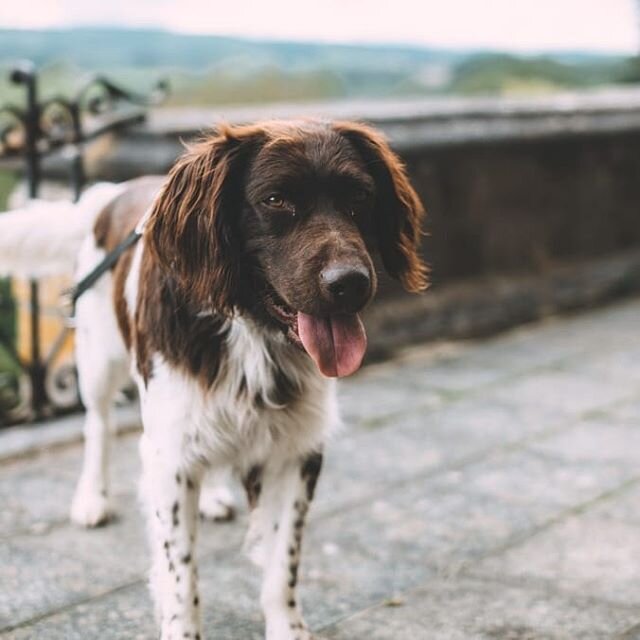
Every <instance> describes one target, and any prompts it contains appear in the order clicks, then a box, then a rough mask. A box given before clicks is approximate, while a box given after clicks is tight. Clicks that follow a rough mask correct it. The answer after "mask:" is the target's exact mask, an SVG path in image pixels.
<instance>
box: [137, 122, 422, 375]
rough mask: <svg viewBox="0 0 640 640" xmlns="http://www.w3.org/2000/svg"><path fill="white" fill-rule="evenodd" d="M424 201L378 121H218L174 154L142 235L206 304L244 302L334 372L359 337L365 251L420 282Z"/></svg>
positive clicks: (348, 360)
mask: <svg viewBox="0 0 640 640" xmlns="http://www.w3.org/2000/svg"><path fill="white" fill-rule="evenodd" d="M423 217H424V210H423V207H422V205H421V203H420V201H419V199H418V197H417V195H416V193H415V191H414V190H413V188H412V187H411V185H410V184H409V181H408V179H407V176H406V174H405V171H404V169H403V166H402V164H401V163H400V161H399V160H398V158H397V157H396V155H395V154H394V153H393V152H392V151H391V150H390V149H389V146H388V145H387V143H386V142H385V141H384V139H383V138H382V137H381V136H380V135H379V134H378V133H376V132H375V131H374V130H372V129H370V128H368V127H366V126H363V125H360V124H353V123H348V122H336V123H323V122H314V121H309V122H306V121H305V122H271V123H266V124H259V125H252V126H238V127H235V126H234V127H231V126H226V127H221V128H220V129H219V130H218V132H217V133H216V134H215V135H212V136H210V137H208V138H207V139H205V140H203V141H201V142H200V143H198V144H196V145H195V146H193V147H192V148H191V149H190V150H189V151H188V152H187V153H186V154H185V155H184V156H183V157H182V158H181V159H180V160H179V161H178V163H177V164H176V165H175V167H174V168H173V170H172V171H171V173H170V174H169V178H168V181H167V182H166V184H165V186H164V188H163V190H162V192H161V193H160V195H159V197H158V198H157V200H156V202H155V205H154V209H153V211H152V214H151V217H150V220H149V223H148V227H147V229H148V231H147V237H148V242H149V245H150V247H151V249H152V251H154V253H155V255H156V256H157V258H158V260H159V261H160V263H161V264H162V265H163V266H164V268H165V269H167V270H168V271H169V272H170V273H171V274H172V275H173V277H175V278H176V280H177V281H178V282H179V283H180V285H181V286H182V287H183V288H184V290H185V291H186V292H187V294H188V296H189V298H190V300H191V301H192V302H193V303H194V304H195V305H196V307H198V308H200V309H210V308H214V309H216V310H218V311H220V312H227V313H231V312H233V311H234V309H240V310H241V311H245V312H246V311H249V312H251V313H252V314H254V315H255V316H257V317H259V318H260V319H261V320H262V321H264V322H268V323H271V324H274V325H276V326H278V327H280V328H281V329H283V330H284V331H285V333H286V334H287V336H288V338H289V339H290V340H291V341H292V342H293V343H294V344H297V345H298V346H301V347H303V348H304V349H305V350H306V351H307V353H308V354H309V355H310V356H311V357H312V358H313V359H314V361H315V362H316V364H317V365H318V367H319V369H320V370H321V371H322V373H324V374H325V375H328V376H343V375H349V374H350V373H352V372H353V371H355V370H356V369H357V368H358V367H359V365H360V362H361V361H362V358H363V355H364V351H365V348H366V337H365V333H364V328H363V326H362V323H361V321H360V318H359V316H358V313H359V312H360V311H361V310H362V309H363V308H364V307H365V306H366V305H367V304H368V303H369V301H370V300H371V298H372V297H373V295H374V294H375V291H376V283H377V278H376V274H375V270H374V266H373V261H372V255H373V254H374V253H375V252H376V251H377V252H379V254H380V257H381V259H382V263H383V265H384V267H385V269H386V270H387V271H388V272H389V274H390V275H391V276H393V277H394V278H396V279H397V280H399V281H400V282H401V283H402V284H403V286H404V287H405V289H407V290H408V291H414V292H415V291H420V290H422V289H424V288H425V287H426V286H427V278H426V275H427V269H426V267H425V265H424V263H423V262H422V260H421V258H420V255H419V247H420V237H421V223H422V219H423Z"/></svg>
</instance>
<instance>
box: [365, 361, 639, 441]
mask: <svg viewBox="0 0 640 640" xmlns="http://www.w3.org/2000/svg"><path fill="white" fill-rule="evenodd" d="M586 353H588V350H583V351H580V352H579V353H576V354H572V355H571V356H563V357H562V358H558V359H556V360H553V361H549V362H547V363H545V364H541V365H536V366H534V367H532V368H530V369H520V370H517V371H511V372H508V373H505V375H504V376H500V377H498V378H496V379H494V380H490V381H488V382H485V383H484V384H479V385H474V386H473V387H470V388H468V389H455V390H452V389H447V388H443V387H438V386H437V384H435V385H434V386H433V387H430V388H428V389H424V388H421V387H419V386H416V388H415V390H416V391H433V392H435V393H436V394H437V395H438V396H439V397H440V399H441V400H442V404H441V405H439V406H437V407H434V406H433V405H432V404H430V403H429V402H419V401H418V402H417V403H416V404H415V405H413V406H412V407H411V408H410V409H397V410H395V411H390V412H387V413H382V414H380V415H377V416H375V418H370V419H367V418H365V419H363V420H355V421H354V425H355V426H357V427H358V428H359V430H358V431H357V432H355V433H354V434H353V435H354V436H355V437H358V436H360V435H361V434H362V433H368V432H370V431H371V430H372V429H379V428H385V427H384V426H382V425H383V423H385V422H387V421H390V420H395V419H398V418H402V417H404V416H406V415H410V414H412V413H415V412H417V411H419V410H421V409H423V410H438V409H440V408H442V407H446V406H450V405H452V404H455V403H456V402H459V401H460V400H462V399H466V398H474V397H476V396H478V395H480V394H481V393H483V392H485V391H487V390H491V389H493V388H500V387H501V386H502V385H503V384H504V382H505V381H509V382H511V381H514V380H520V379H522V378H525V377H527V376H529V375H536V374H539V373H545V372H548V371H551V372H553V371H567V360H569V359H570V360H579V359H580V358H581V357H583V356H584V355H585V354H586ZM558 363H563V365H562V366H561V367H559V366H558ZM388 364H389V365H391V364H392V363H388ZM396 364H397V363H396ZM633 399H635V397H629V398H627V399H625V400H624V401H620V400H617V401H616V402H617V403H620V402H629V401H632V400H633ZM610 405H612V406H615V405H613V403H609V404H606V405H604V407H605V409H606V408H609V407H610ZM602 410H603V408H602V407H598V408H593V409H589V410H588V411H587V412H584V413H588V412H597V411H602ZM582 417H583V419H585V418H587V416H582ZM392 426H393V425H389V427H392Z"/></svg>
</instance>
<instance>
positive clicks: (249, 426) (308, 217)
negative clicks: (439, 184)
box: [0, 121, 426, 640]
mask: <svg viewBox="0 0 640 640" xmlns="http://www.w3.org/2000/svg"><path fill="white" fill-rule="evenodd" d="M423 215H424V211H423V208H422V205H421V204H420V201H419V199H418V197H417V196H416V194H415V192H414V190H413V189H412V187H411V186H410V184H409V182H408V180H407V177H406V174H405V171H404V170H403V167H402V165H401V164H400V162H399V160H398V158H397V157H396V156H395V155H394V154H393V153H392V151H391V150H390V149H389V147H388V145H387V144H386V142H385V141H384V140H383V138H382V137H381V136H380V135H379V134H377V133H376V132H374V131H373V130H372V129H370V128H368V127H365V126H363V125H359V124H353V123H347V122H336V123H326V122H317V121H305V122H269V123H264V124H257V125H252V126H233V127H231V126H227V127H221V128H220V129H219V130H218V132H217V133H215V134H212V135H210V136H208V137H206V138H205V139H203V140H202V141H200V142H199V143H197V144H196V145H195V146H193V147H191V148H190V149H189V150H188V152H187V153H186V154H185V155H184V156H182V158H180V159H179V160H178V162H177V164H176V165H175V166H174V168H173V169H172V171H171V172H170V174H169V176H168V178H152V177H149V178H140V179H137V180H132V181H130V182H127V183H125V184H123V185H104V184H103V185H97V186H95V187H92V188H91V189H89V190H88V191H87V193H86V194H85V196H84V197H83V199H82V200H81V201H80V203H79V204H78V205H76V206H75V208H73V209H70V208H67V210H66V211H63V210H62V209H61V210H60V211H59V212H58V213H57V214H55V215H51V214H50V212H49V209H48V208H47V207H46V206H44V205H42V203H37V202H36V203H34V205H33V206H32V207H30V208H29V210H28V211H20V212H15V213H10V214H7V215H5V216H1V217H0V236H1V237H2V240H0V245H1V246H0V249H2V250H3V253H2V255H0V271H5V272H13V273H20V272H22V273H23V274H24V273H30V274H33V273H36V274H37V273H42V272H43V271H46V266H45V267H43V263H47V261H49V264H51V265H56V267H55V268H54V267H52V269H53V270H55V269H56V268H59V267H60V266H61V265H65V264H68V262H69V260H71V256H73V255H74V254H76V253H77V255H76V257H77V269H76V275H77V277H78V278H80V277H82V276H83V275H84V274H86V273H87V272H88V271H90V270H91V269H92V268H93V267H94V266H95V265H96V264H97V263H98V262H99V261H100V260H101V259H102V258H103V257H104V255H105V253H106V252H108V251H110V250H111V249H113V248H114V247H115V246H117V245H118V243H119V242H120V241H121V240H123V239H124V238H125V237H126V236H127V234H129V233H130V232H131V230H132V229H134V228H135V227H136V226H137V225H139V226H140V228H141V229H143V238H142V240H141V241H140V242H138V244H137V245H136V246H135V247H134V248H132V249H130V250H129V251H128V252H127V253H125V254H124V255H123V256H122V257H121V258H120V260H119V261H118V263H117V264H116V266H115V268H114V269H113V270H112V271H111V272H110V273H109V274H107V275H106V276H105V277H104V278H102V280H100V281H99V282H98V283H97V284H96V285H95V286H94V287H93V288H92V289H90V290H89V291H88V292H87V293H86V294H85V295H83V296H82V297H81V298H80V300H79V302H78V305H77V341H76V342H77V364H78V370H79V376H80V386H81V393H82V399H83V401H84V404H85V406H86V409H87V417H86V428H85V434H86V444H85V460H84V467H83V472H82V475H81V478H80V481H79V484H78V487H77V491H76V495H75V498H74V502H73V506H72V518H73V519H74V520H75V521H76V522H79V523H81V524H84V525H88V526H91V525H96V524H98V523H100V522H102V521H104V520H105V519H106V518H107V516H108V514H109V510H110V506H109V502H108V500H109V498H108V480H107V451H108V446H107V445H108V442H107V439H108V433H109V410H110V406H111V403H112V401H113V398H114V395H115V394H116V392H117V391H118V390H119V388H120V387H121V386H122V385H123V383H125V382H126V380H127V378H128V376H129V374H131V375H133V378H134V380H135V381H136V383H137V385H138V388H139V392H140V398H141V406H142V419H143V425H144V433H143V436H142V438H141V444H140V451H141V455H142V461H143V480H142V494H143V496H144V498H145V503H146V505H147V508H148V520H149V531H150V539H151V547H152V557H153V567H152V571H151V587H152V592H153V596H154V599H155V603H156V608H157V614H158V621H159V624H160V628H161V638H162V639H163V640H168V639H169V638H175V639H177V638H194V639H196V638H201V637H202V630H201V624H200V615H199V609H200V606H199V598H198V587H197V571H196V566H195V565H196V562H195V558H196V553H195V540H196V525H197V520H198V518H197V515H198V500H199V495H200V488H201V483H202V479H203V476H204V474H205V472H206V473H213V474H214V475H215V474H223V473H224V471H225V469H228V468H232V469H233V470H234V471H235V472H236V473H237V474H238V475H239V476H240V478H241V479H242V481H243V482H244V485H245V488H246V491H247V495H248V498H249V505H250V508H251V519H250V528H249V533H248V536H247V542H248V547H249V550H250V554H251V557H252V558H253V559H254V560H255V561H256V563H257V564H258V565H259V566H261V567H262V569H263V571H264V578H263V586H262V590H261V604H262V608H263V612H264V616H265V620H266V637H267V638H268V639H270V640H294V639H308V638H311V635H310V633H309V631H307V628H306V626H305V623H304V621H303V618H302V614H301V611H300V607H299V603H298V600H297V598H296V580H297V573H298V562H299V557H300V544H301V539H302V529H303V526H304V521H305V516H306V514H307V511H308V509H309V504H310V502H311V500H312V498H313V493H314V488H315V485H316V481H317V479H318V474H319V472H320V467H321V463H322V449H323V443H324V442H325V440H326V438H327V436H328V434H329V433H330V431H331V429H332V428H333V427H334V426H335V425H336V423H337V409H336V400H335V392H334V384H333V381H332V380H331V378H335V377H340V376H345V375H349V374H351V373H353V372H354V371H355V370H357V369H358V367H359V366H360V363H361V361H362V358H363V356H364V352H365V348H366V336H365V330H364V328H363V325H362V322H361V320H360V317H359V315H358V314H359V312H360V311H361V310H362V309H363V308H364V307H365V306H366V305H367V303H369V301H370V300H371V299H372V297H373V296H374V294H375V291H376V273H375V270H374V266H373V260H372V256H373V255H374V254H379V256H380V258H381V262H382V264H383V265H384V267H385V269H386V270H387V271H388V273H389V274H390V275H391V276H393V277H394V278H396V279H398V280H399V281H400V282H401V283H402V284H403V285H404V287H405V288H406V289H407V290H409V291H420V290H422V289H424V288H425V287H426V268H425V266H424V264H423V262H422V260H421V258H420V256H419V246H420V238H421V223H422V219H423ZM34 225H35V226H34ZM90 226H92V227H93V232H91V233H89V234H88V235H87V236H86V238H85V239H84V240H83V241H81V240H80V238H81V237H82V235H83V234H84V233H85V232H86V231H87V229H88V228H89V227H90ZM80 242H82V246H81V248H79V250H78V244H79V243H80ZM45 245H46V246H45ZM34 264H37V268H35V267H34V266H33V265H34ZM212 491H213V493H211V494H210V495H209V496H207V497H206V498H204V497H203V498H201V500H202V499H204V500H205V502H206V501H208V504H204V505H203V508H204V511H205V512H209V513H213V514H214V515H215V514H216V513H217V512H216V508H217V506H216V505H218V507H219V506H220V504H222V505H223V506H226V504H227V497H226V494H225V493H224V492H225V489H224V488H220V487H218V488H215V489H213V490H212Z"/></svg>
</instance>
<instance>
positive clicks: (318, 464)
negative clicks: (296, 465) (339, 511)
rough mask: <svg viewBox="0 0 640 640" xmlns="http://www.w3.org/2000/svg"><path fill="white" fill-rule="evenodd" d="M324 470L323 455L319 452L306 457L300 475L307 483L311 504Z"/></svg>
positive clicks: (308, 498)
mask: <svg viewBox="0 0 640 640" xmlns="http://www.w3.org/2000/svg"><path fill="white" fill-rule="evenodd" d="M321 469H322V454H321V453H319V452H316V453H312V454H310V455H308V456H307V457H306V459H305V460H304V461H303V463H302V467H301V469H300V474H301V476H302V479H303V480H304V481H305V482H306V488H307V500H309V502H311V500H313V494H314V492H315V489H316V484H317V482H318V476H319V475H320V470H321Z"/></svg>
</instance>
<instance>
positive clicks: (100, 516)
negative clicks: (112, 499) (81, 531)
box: [71, 485, 112, 527]
mask: <svg viewBox="0 0 640 640" xmlns="http://www.w3.org/2000/svg"><path fill="white" fill-rule="evenodd" d="M111 515H112V513H111V507H110V503H109V498H108V496H107V495H106V493H104V492H101V491H99V490H98V491H96V490H95V489H93V488H88V487H85V486H83V485H78V488H77V489H76V493H75V495H74V496H73V502H72V503H71V521H72V522H75V523H76V524H77V525H80V526H81V527H98V526H100V525H102V524H105V522H107V520H109V518H110V517H111Z"/></svg>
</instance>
